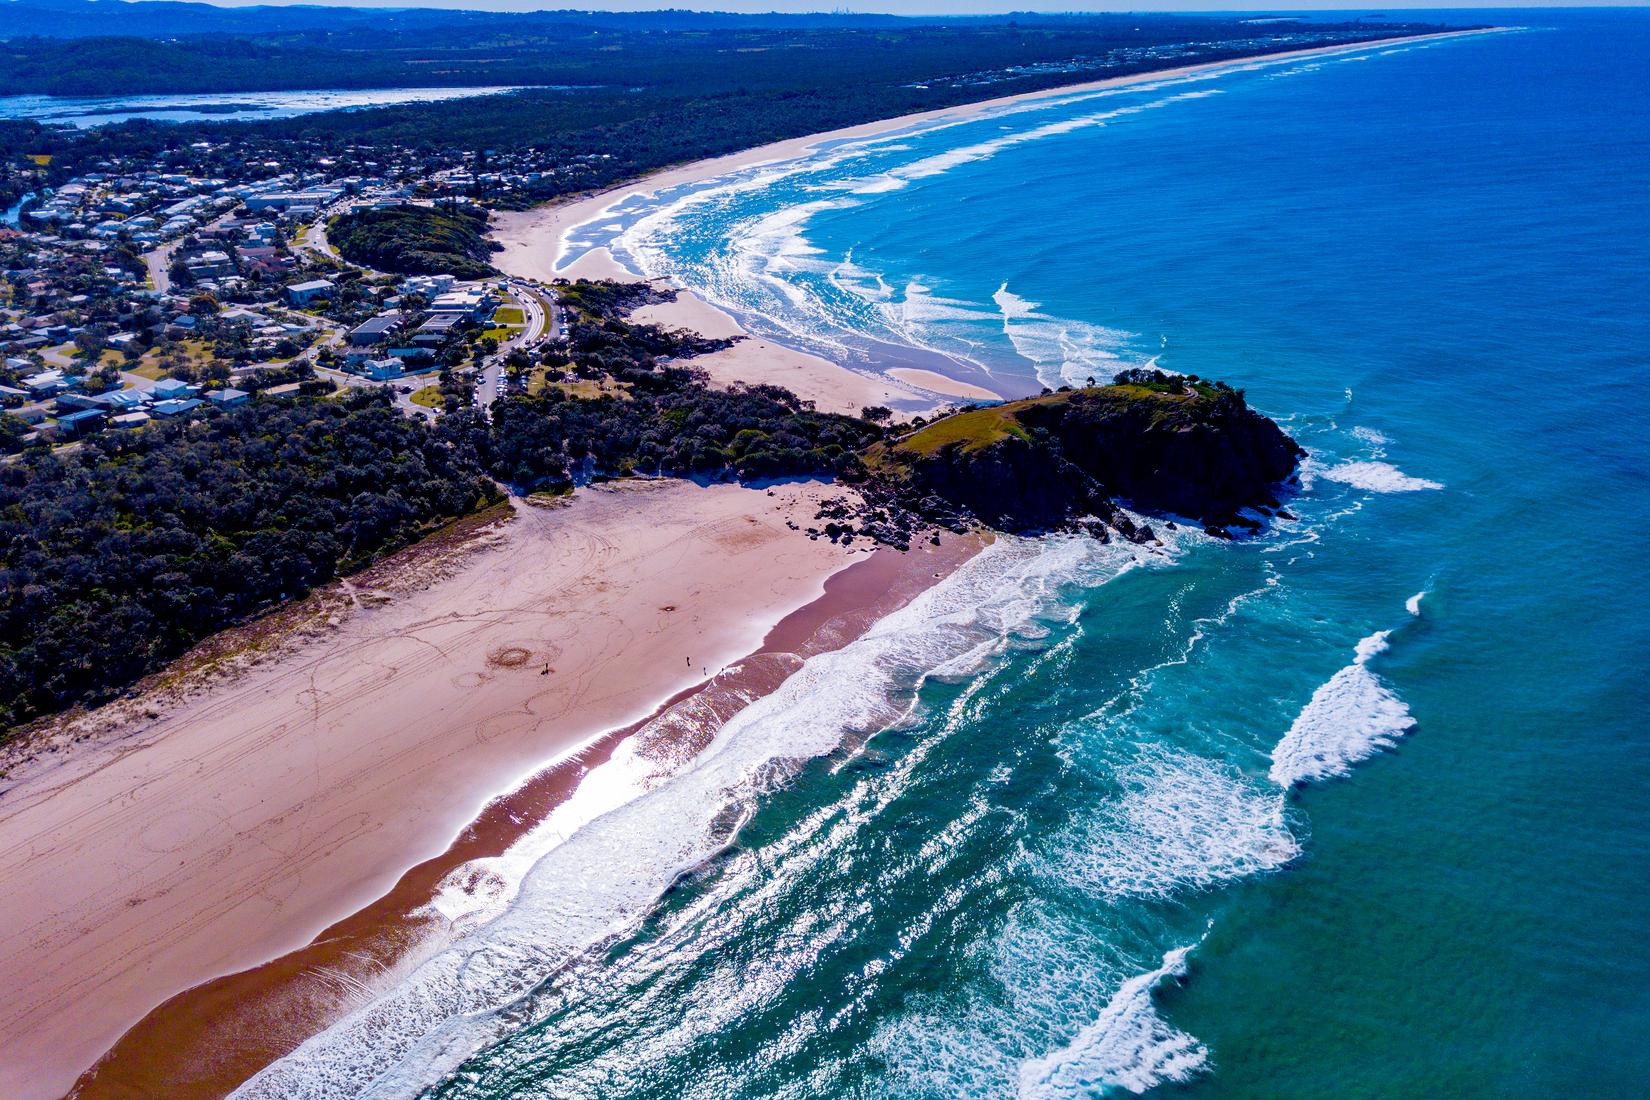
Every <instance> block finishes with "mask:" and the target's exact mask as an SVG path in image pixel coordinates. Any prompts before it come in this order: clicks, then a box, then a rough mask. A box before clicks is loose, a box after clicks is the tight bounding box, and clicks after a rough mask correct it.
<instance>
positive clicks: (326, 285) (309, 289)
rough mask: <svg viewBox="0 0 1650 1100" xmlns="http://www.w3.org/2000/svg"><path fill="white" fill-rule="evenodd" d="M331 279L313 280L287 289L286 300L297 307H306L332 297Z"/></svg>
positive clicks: (295, 284)
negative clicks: (321, 299)
mask: <svg viewBox="0 0 1650 1100" xmlns="http://www.w3.org/2000/svg"><path fill="white" fill-rule="evenodd" d="M332 291H333V286H332V280H331V279H311V280H309V281H308V282H306V283H294V284H292V285H291V286H289V287H287V288H286V299H287V301H289V302H291V303H292V304H293V305H295V306H305V305H308V304H309V303H310V302H313V301H315V300H316V299H317V298H330V297H332Z"/></svg>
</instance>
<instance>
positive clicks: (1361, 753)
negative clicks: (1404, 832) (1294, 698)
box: [1270, 600, 1420, 787]
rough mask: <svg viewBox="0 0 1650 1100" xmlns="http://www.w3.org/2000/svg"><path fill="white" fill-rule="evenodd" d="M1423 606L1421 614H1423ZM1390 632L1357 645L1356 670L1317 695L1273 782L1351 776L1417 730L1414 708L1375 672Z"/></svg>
mask: <svg viewBox="0 0 1650 1100" xmlns="http://www.w3.org/2000/svg"><path fill="white" fill-rule="evenodd" d="M1419 606H1420V604H1419V601H1418V600H1417V602H1416V608H1417V610H1419ZM1391 633H1392V632H1391V631H1390V630H1378V631H1376V632H1375V633H1373V634H1371V635H1369V636H1368V637H1367V638H1364V639H1363V640H1362V641H1360V642H1359V643H1358V645H1357V649H1356V650H1355V656H1354V659H1353V661H1352V663H1351V664H1349V665H1347V666H1346V667H1345V668H1343V669H1341V670H1340V671H1339V672H1337V673H1335V675H1334V676H1331V677H1330V678H1329V680H1328V682H1326V683H1324V684H1322V685H1321V686H1319V688H1318V689H1317V690H1316V691H1314V692H1313V693H1312V698H1311V699H1310V700H1308V701H1307V704H1306V706H1305V707H1303V708H1301V712H1300V714H1298V715H1297V716H1296V717H1295V721H1294V723H1293V724H1292V725H1290V727H1289V732H1288V733H1286V734H1284V737H1283V740H1282V741H1279V742H1278V745H1277V748H1275V749H1273V750H1272V769H1271V772H1270V776H1271V779H1272V781H1273V782H1274V783H1277V784H1278V785H1279V786H1283V787H1291V786H1294V785H1295V784H1297V783H1309V782H1312V781H1313V780H1318V779H1330V778H1334V777H1337V776H1343V775H1346V774H1348V773H1349V772H1350V771H1351V769H1352V765H1353V764H1356V763H1357V762H1358V761H1360V760H1364V759H1367V758H1368V757H1371V756H1373V755H1375V754H1376V753H1377V752H1380V751H1381V750H1382V749H1384V748H1388V747H1390V746H1391V745H1393V744H1395V743H1396V742H1397V740H1398V738H1400V737H1402V736H1403V735H1404V734H1406V733H1408V732H1409V731H1410V730H1411V729H1412V728H1413V727H1414V725H1415V719H1414V718H1412V717H1411V716H1410V713H1409V707H1408V706H1407V705H1405V703H1404V701H1403V700H1402V699H1400V698H1398V695H1397V693H1396V692H1394V691H1393V690H1392V689H1391V688H1390V687H1388V686H1387V685H1386V684H1385V683H1384V682H1383V681H1382V680H1381V678H1380V677H1379V676H1377V675H1376V674H1375V672H1374V671H1373V670H1372V669H1371V668H1370V667H1369V662H1370V661H1371V660H1373V659H1374V658H1375V657H1376V656H1377V655H1379V654H1381V653H1384V652H1386V650H1387V647H1388V642H1387V639H1388V637H1389V636H1390V635H1391Z"/></svg>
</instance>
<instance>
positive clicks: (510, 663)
mask: <svg viewBox="0 0 1650 1100" xmlns="http://www.w3.org/2000/svg"><path fill="white" fill-rule="evenodd" d="M830 492H831V490H830V489H829V487H826V486H821V485H818V484H807V485H801V486H785V487H780V488H777V489H775V490H774V495H773V496H769V495H768V494H767V493H766V492H763V491H760V490H755V489H745V488H740V487H737V486H732V485H718V486H710V487H700V486H697V485H694V484H691V483H686V482H651V483H626V484H624V485H622V486H615V487H603V488H593V489H586V490H581V491H580V493H579V494H578V495H577V496H576V497H575V498H574V499H573V500H572V501H571V503H568V504H566V505H564V506H562V507H553V508H539V507H532V506H525V505H523V506H519V507H518V508H517V515H516V517H515V519H514V520H513V521H512V522H510V523H509V524H507V525H505V526H504V527H503V528H501V529H500V531H499V532H497V533H496V535H495V536H494V540H493V541H494V544H493V545H488V546H483V547H482V548H480V549H477V550H476V551H475V552H474V554H473V556H471V557H469V558H468V559H466V560H465V561H464V562H463V563H462V564H461V565H460V566H459V567H457V568H456V569H454V570H453V571H452V572H451V573H450V575H448V576H446V577H444V578H442V579H439V580H437V581H436V582H435V583H433V584H431V585H429V586H428V587H425V588H422V589H417V590H414V591H410V592H405V593H401V594H395V595H387V596H386V595H384V594H383V593H381V592H377V591H365V590H358V591H354V592H352V601H353V602H351V603H350V605H349V607H347V608H346V609H345V610H344V611H342V612H341V613H340V615H339V616H338V617H339V619H340V621H339V622H338V623H337V625H336V626H332V627H328V628H325V629H322V630H321V631H320V632H319V633H318V635H317V636H316V637H314V638H312V639H310V640H308V641H306V642H302V643H300V644H298V645H297V646H296V647H295V649H294V651H293V652H292V653H290V654H288V655H287V656H285V657H282V658H279V659H275V660H272V661H270V662H269V663H267V664H266V665H264V666H262V667H257V668H253V669H251V670H250V671H247V672H245V673H244V674H242V675H240V676H237V677H234V678H231V679H229V680H227V681H225V682H222V683H219V684H217V685H215V686H212V687H209V688H207V689H206V690H203V691H201V692H199V693H198V694H195V695H188V696H185V697H183V698H181V699H173V698H171V697H165V698H162V697H156V698H155V699H153V700H152V701H151V702H150V703H148V704H140V705H139V706H137V707H127V708H117V710H116V713H118V714H121V715H124V716H125V717H126V720H125V721H123V722H116V723H115V724H114V728H113V729H111V730H110V731H107V733H106V734H105V735H104V736H102V737H101V738H99V737H91V738H90V739H89V740H86V741H84V742H83V743H79V744H75V745H73V746H72V748H71V749H69V750H66V751H59V752H55V753H45V754H43V755H41V756H40V757H38V758H37V759H35V760H33V761H32V762H27V763H23V764H21V765H19V766H18V767H16V768H15V769H14V770H13V772H12V774H10V775H8V777H7V780H6V786H7V789H6V790H5V793H4V795H3V797H0V881H4V882H5V883H6V887H7V888H6V890H5V891H4V892H3V893H0V982H3V983H4V985H5V987H6V988H7V989H8V990H10V991H12V995H11V996H10V997H8V999H7V1003H6V1005H5V1007H4V1008H3V1009H0V1051H3V1052H4V1054H5V1056H4V1057H0V1096H5V1097H7V1098H8V1100H30V1098H33V1097H49V1096H60V1095H62V1094H63V1093H64V1092H65V1091H66V1090H67V1089H68V1088H69V1087H70V1086H71V1084H72V1083H73V1082H74V1081H75V1079H76V1078H77V1077H78V1076H79V1075H80V1074H81V1072H82V1071H84V1070H85V1069H86V1068H87V1067H88V1066H90V1065H91V1064H92V1063H93V1062H94V1061H96V1060H97V1059H98V1058H99V1057H100V1056H101V1055H102V1054H103V1053H104V1052H105V1051H107V1050H108V1049H109V1048H110V1046H111V1045H112V1044H114V1043H115V1041H116V1040H117V1039H118V1038H119V1037H120V1036H121V1034H122V1033H123V1032H125V1031H126V1030H127V1029H128V1028H130V1027H131V1026H132V1025H133V1024H135V1023H137V1021H138V1020H140V1019H141V1018H142V1017H143V1016H144V1015H145V1014H146V1013H148V1012H150V1010H152V1009H154V1008H155V1006H157V1005H159V1004H160V1003H162V1002H163V1001H166V1000H167V999H168V998H171V997H174V996H175V995H177V994H178V993H180V992H182V991H184V990H186V989H191V988H193V987H195V986H198V985H200V984H201V983H203V982H209V981H211V980H213V979H215V978H218V977H220V976H222V975H225V974H231V973H235V972H238V971H242V970H245V969H247V968H249V967H255V966H258V965H260V964H263V963H266V962H268V961H269V960H271V959H276V958H279V957H281V956H283V955H285V954H286V953H288V952H290V951H293V950H296V949H299V948H302V947H304V946H305V945H306V944H310V943H311V942H312V941H314V940H315V939H316V937H317V936H318V935H319V934H321V933H322V932H323V930H326V929H329V928H332V927H333V926H335V925H337V924H338V922H339V921H340V920H342V919H344V918H346V917H348V915H349V914H351V913H353V912H356V911H358V910H360V909H362V908H363V907H365V906H367V905H369V904H371V903H372V902H374V901H375V900H376V899H379V898H382V897H383V896H384V895H386V894H388V893H390V892H391V891H392V889H393V888H395V887H396V884H397V882H398V881H399V880H401V879H402V878H403V875H404V874H406V873H407V868H409V867H412V866H414V865H417V864H420V863H423V862H424V861H426V860H429V859H432V858H434V857H437V856H439V855H440V854H441V853H443V852H445V851H446V850H448V849H449V848H450V847H451V846H452V845H453V844H454V838H455V837H458V838H460V840H459V844H460V845H462V844H464V843H466V841H465V840H464V839H463V838H464V837H465V836H466V835H468V833H469V832H472V831H474V830H476V829H479V830H480V833H479V834H478V835H480V836H484V835H485V834H487V831H488V830H487V827H486V825H485V819H483V823H481V824H478V825H476V826H474V827H473V828H472V827H471V823H472V822H474V821H476V819H477V817H478V815H479V814H480V813H481V812H482V810H483V807H484V806H486V804H487V803H488V802H489V801H490V800H491V799H492V798H493V797H494V796H496V795H498V794H499V793H500V792H503V791H507V790H510V789H512V788H514V787H516V786H517V785H519V783H520V782H521V781H522V779H523V778H524V777H525V776H528V775H530V774H533V773H535V772H537V771H539V770H541V769H542V768H543V767H544V766H545V765H546V764H549V763H551V762H553V761H556V760H558V759H564V758H566V757H568V756H570V755H571V754H573V753H574V752H576V751H578V750H580V749H584V748H587V747H588V746H589V745H590V744H591V743H592V742H594V741H597V740H599V739H600V738H601V737H602V736H603V735H604V734H606V733H607V732H608V731H611V730H614V729H620V728H624V727H626V726H631V725H634V724H635V723H636V722H638V721H639V720H641V719H643V718H645V716H646V715H648V714H649V713H651V712H653V711H654V710H655V709H656V708H657V707H658V706H659V704H660V703H661V702H662V701H664V700H666V699H668V698H670V697H671V696H672V695H674V694H676V693H679V692H681V691H683V690H684V689H686V688H689V687H691V686H693V685H695V684H698V683H700V682H702V681H703V680H705V679H706V678H708V677H709V676H710V675H711V674H712V673H714V672H715V671H716V670H717V669H719V668H721V667H722V666H723V665H724V664H727V663H728V662H730V661H733V660H734V659H736V658H738V657H739V656H740V655H742V654H746V653H749V652H751V651H752V650H753V649H755V648H756V647H757V645H758V644H759V642H760V640H761V638H762V637H763V635H764V634H765V633H766V631H767V629H768V628H769V627H770V626H771V625H772V624H773V623H774V622H776V621H778V620H780V619H781V618H783V617H784V616H785V615H787V614H789V613H791V612H792V611H794V610H795V609H797V608H798V607H801V606H803V605H805V604H807V603H809V602H810V601H812V600H814V599H816V598H817V597H818V596H819V595H820V593H821V591H822V590H823V586H824V584H825V581H826V579H827V578H828V577H830V576H831V575H832V574H834V573H836V572H837V571H839V570H840V569H842V568H843V567H844V566H846V565H848V564H850V563H851V562H852V561H855V560H858V559H860V558H862V557H863V554H860V553H855V552H851V551H845V550H843V549H841V548H839V547H836V546H832V545H831V544H830V543H828V542H826V541H824V540H820V541H811V540H809V539H808V538H806V537H805V536H803V535H801V534H800V533H798V532H794V531H791V530H789V529H787V527H786V526H785V521H786V520H787V519H791V520H793V521H794V522H797V523H799V524H801V525H803V526H806V525H807V524H808V523H809V522H810V521H811V520H812V516H813V512H814V510H815V508H816V507H817V503H816V502H817V500H818V499H820V498H821V497H822V496H824V495H829V494H830ZM688 657H691V659H692V663H691V665H690V664H689V662H688V660H687V658H688ZM547 670H548V671H547ZM146 708H147V709H146ZM475 842H476V843H480V841H479V840H477V841H475ZM410 877H412V878H416V877H417V873H416V872H415V873H414V874H413V875H412V876H410ZM292 965H293V966H294V967H299V966H300V965H301V964H299V963H296V962H295V963H293V964H292ZM230 1003H234V1002H233V1000H228V1001H224V1002H222V1003H221V1005H220V1007H222V1006H223V1005H227V1004H230ZM288 1007H289V1008H290V1009H291V1013H290V1014H289V1015H288V1016H287V1017H282V1018H278V1019H275V1020H273V1021H263V1022H260V1024H259V1026H260V1027H268V1028H269V1029H270V1030H271V1031H272V1033H276V1034H284V1035H291V1034H298V1035H301V1034H303V1033H307V1030H308V1028H309V1026H310V1023H309V1016H308V1014H307V1013H306V1012H305V1011H304V1010H303V1003H302V1001H301V1000H300V1001H299V1002H296V1003H293V1004H291V1005H289V1006H288ZM208 1015H211V1013H208ZM235 1019H236V1018H235V1017H234V1016H233V1015H230V1016H225V1017H224V1018H223V1019H222V1021H221V1026H224V1027H228V1028H232V1029H234V1030H236V1031H238V1032H239V1033H240V1034H241V1035H245V1034H246V1031H245V1028H244V1026H238V1025H236V1024H235V1022H234V1021H235ZM283 1020H284V1021H285V1022H283ZM208 1022H210V1021H208ZM215 1026H216V1025H215ZM282 1028H285V1029H286V1030H285V1031H284V1032H283V1031H282ZM220 1049H221V1050H222V1051H223V1056H224V1057H229V1056H230V1052H231V1051H232V1050H233V1049H234V1044H233V1043H231V1044H226V1045H225V1046H224V1047H222V1048H220ZM154 1053H155V1055H156V1056H157V1057H165V1056H166V1054H167V1052H166V1051H165V1050H159V1049H157V1050H155V1051H154ZM111 1081H112V1079H111ZM87 1094H88V1095H95V1094H102V1095H123V1093H121V1092H119V1091H117V1090H116V1088H115V1087H114V1085H113V1084H111V1086H110V1088H109V1090H108V1091H102V1090H101V1089H100V1088H96V1087H94V1089H93V1090H90V1091H88V1093H87ZM125 1094H127V1095H129V1094H130V1093H125ZM147 1095H178V1093H176V1092H174V1091H172V1090H171V1089H169V1088H160V1089H158V1090H150V1091H149V1092H148V1093H147Z"/></svg>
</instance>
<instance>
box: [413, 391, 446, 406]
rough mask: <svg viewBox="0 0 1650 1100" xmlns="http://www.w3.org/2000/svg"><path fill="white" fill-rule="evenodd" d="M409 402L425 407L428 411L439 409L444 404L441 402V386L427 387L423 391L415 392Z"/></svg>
mask: <svg viewBox="0 0 1650 1100" xmlns="http://www.w3.org/2000/svg"><path fill="white" fill-rule="evenodd" d="M407 400H409V401H411V402H412V403H413V404H414V405H423V406H424V407H425V408H426V409H439V408H441V407H442V405H443V404H444V402H443V401H442V400H441V387H440V386H425V387H424V388H423V389H421V390H414V391H413V394H412V396H411V397H409V398H408V399H407Z"/></svg>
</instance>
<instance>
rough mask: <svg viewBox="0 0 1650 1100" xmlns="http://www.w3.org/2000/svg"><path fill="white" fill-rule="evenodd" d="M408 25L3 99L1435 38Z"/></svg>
mask: <svg viewBox="0 0 1650 1100" xmlns="http://www.w3.org/2000/svg"><path fill="white" fill-rule="evenodd" d="M407 14H408V13H394V14H393V15H392V14H390V13H386V14H385V15H384V16H382V17H381V18H380V20H379V21H378V22H376V23H356V24H351V25H349V26H345V27H340V28H330V29H319V28H316V29H307V30H297V31H293V32H288V33H274V32H272V33H263V34H258V33H253V34H248V35H245V36H237V37H228V36H224V35H196V36H193V37H184V38H173V37H165V38H149V37H137V36H123V37H92V38H78V37H75V38H45V37H35V38H13V39H12V40H11V41H10V42H8V43H7V44H6V47H5V51H4V53H5V57H6V62H7V63H6V65H5V66H3V67H0V94H23V93H48V94H55V95H108V94H117V93H123V94H131V93H158V94H167V93H184V92H234V91H270V90H278V89H291V88H392V87H435V86H445V87H460V86H497V85H538V86H550V87H563V88H596V87H600V88H607V89H611V90H614V91H623V90H628V89H645V90H646V91H647V93H648V94H649V95H652V96H672V97H684V96H717V95H724V94H728V93H730V92H735V91H743V92H748V93H763V92H771V91H777V90H781V89H785V90H790V91H803V90H806V89H822V88H828V87H830V86H831V85H833V84H839V83H853V84H864V85H889V86H894V87H898V86H902V85H907V84H913V83H921V82H926V81H930V80H933V79H935V78H939V77H946V78H954V77H958V76H961V75H965V74H966V75H969V76H971V77H972V78H974V79H982V78H986V77H991V76H994V77H996V78H1000V79H1004V80H1008V79H1014V78H1017V77H1032V76H1035V75H1037V72H1038V69H1039V67H1041V66H1048V65H1052V64H1068V63H1074V64H1076V65H1077V66H1078V67H1082V68H1100V67H1104V66H1105V65H1106V64H1107V62H1108V61H1117V60H1121V58H1117V57H1108V55H1110V54H1112V53H1113V51H1120V50H1131V49H1132V50H1139V49H1144V48H1153V47H1165V46H1171V45H1177V46H1182V47H1189V46H1192V45H1196V46H1198V47H1200V48H1208V47H1217V46H1219V45H1221V44H1225V45H1228V46H1229V47H1230V48H1232V49H1233V50H1236V51H1239V52H1244V51H1247V52H1257V51H1258V50H1262V49H1275V48H1278V41H1279V40H1282V39H1285V38H1289V37H1291V36H1297V35H1315V36H1323V37H1326V38H1341V39H1349V38H1355V37H1371V36H1375V35H1380V34H1401V33H1404V32H1405V31H1406V30H1412V29H1436V28H1420V27H1418V26H1417V25H1411V24H1397V23H1393V24H1386V23H1383V22H1373V21H1372V22H1367V23H1366V22H1348V23H1329V22H1308V21H1302V22H1293V21H1287V22H1278V23H1271V24H1266V25H1264V26H1257V25H1256V24H1255V23H1253V22H1250V21H1248V20H1245V19H1238V18H1229V17H1210V16H1198V17H1187V16H1176V15H1126V16H1121V15H1097V16H1083V17H1080V18H1062V17H1051V16H1041V15H1026V16H1022V17H1021V18H1020V19H1018V20H1015V21H1008V22H1000V21H991V20H970V19H952V20H949V21H946V22H937V21H927V20H883V21H881V22H877V23H872V24H871V25H866V24H865V22H864V21H860V20H851V19H843V20H837V21H829V22H826V23H824V24H823V25H804V26H797V25H794V24H781V25H777V26H775V25H768V24H764V22H763V21H762V20H761V19H760V18H757V17H746V18H744V19H739V18H737V17H728V18H725V19H724V20H723V21H720V22H707V24H706V25H705V26H693V27H687V28H682V29H668V28H661V27H660V26H659V25H658V22H659V21H658V19H657V18H654V17H652V13H649V14H643V13H632V14H628V15H615V16H612V17H610V18H609V19H608V20H607V21H604V22H592V21H590V20H589V19H588V18H586V17H585V15H583V14H581V15H578V16H575V15H573V14H572V13H549V12H545V13H532V14H521V15H513V16H495V17H493V18H491V19H485V18H484V19H480V20H476V19H464V18H462V17H461V16H462V15H463V14H465V13H452V15H451V16H450V17H449V24H448V25H445V26H441V27H439V28H438V29H436V28H431V27H428V26H421V25H406V24H404V23H402V22H399V21H398V20H400V19H403V18H404V17H405V16H406V15H407ZM430 14H432V13H421V16H428V15H430ZM468 14H474V13H468ZM94 25H95V24H94ZM103 33H105V34H112V33H115V32H112V31H105V32H103ZM1303 44H1304V43H1303Z"/></svg>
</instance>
